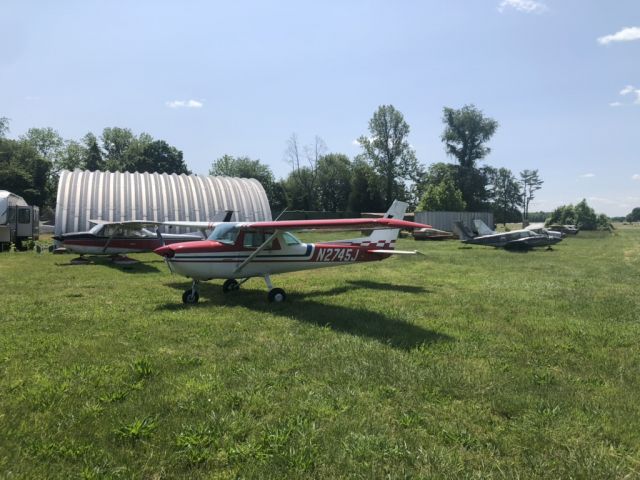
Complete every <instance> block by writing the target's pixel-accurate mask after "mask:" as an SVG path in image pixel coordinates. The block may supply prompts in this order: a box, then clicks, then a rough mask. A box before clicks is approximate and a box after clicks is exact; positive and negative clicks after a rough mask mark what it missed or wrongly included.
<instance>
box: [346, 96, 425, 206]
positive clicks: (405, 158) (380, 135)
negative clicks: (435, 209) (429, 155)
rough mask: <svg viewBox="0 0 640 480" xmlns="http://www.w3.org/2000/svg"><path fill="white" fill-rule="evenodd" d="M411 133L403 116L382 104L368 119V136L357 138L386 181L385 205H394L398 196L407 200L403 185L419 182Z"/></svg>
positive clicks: (376, 169) (367, 156)
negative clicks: (410, 139) (410, 141)
mask: <svg viewBox="0 0 640 480" xmlns="http://www.w3.org/2000/svg"><path fill="white" fill-rule="evenodd" d="M409 131H410V128H409V124H408V123H407V122H406V121H405V119H404V116H403V115H402V113H400V112H399V111H398V110H396V109H395V108H394V106H393V105H381V106H380V107H378V110H377V111H376V112H375V113H374V114H373V117H372V118H371V120H369V136H364V135H363V136H361V137H360V138H359V139H358V143H359V144H360V146H361V147H362V149H363V151H364V152H363V153H364V156H365V158H366V159H367V160H368V161H369V162H370V163H371V166H372V167H373V169H374V170H375V172H376V173H377V174H378V175H379V176H380V177H381V178H382V179H384V184H383V185H384V190H383V198H384V202H385V204H391V202H392V201H393V200H394V199H395V198H396V197H399V198H404V197H405V196H406V191H407V188H406V186H405V184H404V183H405V182H412V181H413V182H415V181H416V180H418V178H417V177H418V176H419V172H420V168H419V166H418V160H417V159H416V155H415V152H414V150H413V148H412V147H411V145H410V144H409Z"/></svg>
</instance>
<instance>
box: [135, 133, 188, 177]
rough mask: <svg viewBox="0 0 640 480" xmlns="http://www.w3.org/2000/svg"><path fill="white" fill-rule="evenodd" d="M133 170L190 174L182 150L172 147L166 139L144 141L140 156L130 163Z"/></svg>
mask: <svg viewBox="0 0 640 480" xmlns="http://www.w3.org/2000/svg"><path fill="white" fill-rule="evenodd" d="M129 165H130V168H131V170H134V171H138V172H158V173H177V174H181V173H184V174H187V175H188V174H190V173H191V172H190V171H189V169H188V168H187V165H186V164H185V163H184V160H183V157H182V152H181V151H180V150H178V149H177V148H175V147H172V146H171V145H169V144H168V143H167V142H165V141H164V140H154V141H152V142H149V143H147V142H144V147H143V150H142V153H141V155H140V156H137V157H136V163H135V164H131V163H130V164H129Z"/></svg>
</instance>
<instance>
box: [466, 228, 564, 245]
mask: <svg viewBox="0 0 640 480" xmlns="http://www.w3.org/2000/svg"><path fill="white" fill-rule="evenodd" d="M482 225H484V227H482V226H481V228H480V229H479V232H478V233H479V234H480V235H477V236H474V235H473V234H472V233H471V232H470V231H469V229H468V228H467V227H466V225H464V224H463V223H462V222H454V223H453V231H454V232H455V233H456V234H457V235H458V237H459V238H460V240H461V241H462V243H467V244H471V245H486V246H488V247H497V248H506V249H514V250H516V249H529V248H534V247H548V248H550V247H551V245H553V244H556V243H558V242H560V241H562V239H561V238H558V237H552V236H549V235H540V234H538V233H534V232H532V231H530V230H513V231H511V232H500V233H492V234H486V235H483V234H482V232H483V231H485V229H489V227H487V226H486V225H485V224H484V223H482Z"/></svg>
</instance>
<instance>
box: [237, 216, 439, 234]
mask: <svg viewBox="0 0 640 480" xmlns="http://www.w3.org/2000/svg"><path fill="white" fill-rule="evenodd" d="M236 226H237V228H239V229H240V230H269V231H272V230H280V231H289V232H310V231H319V230H322V231H349V230H379V229H385V228H387V229H393V228H431V226H430V225H425V224H422V223H415V222H407V221H405V220H398V219H395V218H338V219H333V220H284V221H277V222H253V223H238V224H236Z"/></svg>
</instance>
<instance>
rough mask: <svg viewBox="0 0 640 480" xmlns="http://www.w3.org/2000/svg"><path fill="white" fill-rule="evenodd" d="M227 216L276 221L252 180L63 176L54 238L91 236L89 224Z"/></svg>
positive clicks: (75, 173)
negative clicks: (87, 233) (77, 234)
mask: <svg viewBox="0 0 640 480" xmlns="http://www.w3.org/2000/svg"><path fill="white" fill-rule="evenodd" d="M225 210H233V211H234V212H235V213H234V216H233V219H234V220H236V221H241V222H243V221H269V220H271V208H270V207H269V200H268V199H267V194H266V192H265V191H264V188H263V187H262V185H261V184H260V182H258V181H257V180H256V179H253V178H232V177H210V176H203V175H184V174H181V175H176V174H175V173H174V174H171V175H169V174H166V173H162V174H160V173H148V172H144V173H139V172H133V173H131V172H90V171H84V170H74V171H73V172H71V171H68V170H63V171H62V172H61V173H60V180H59V182H58V196H57V201H56V221H55V225H56V228H55V233H56V234H61V233H67V232H78V231H84V230H88V229H89V228H90V227H91V225H90V223H89V220H107V221H124V220H149V221H159V222H162V221H198V222H207V221H211V220H212V219H213V218H214V216H215V215H216V214H219V213H221V212H224V211H225ZM172 231H173V232H176V229H172Z"/></svg>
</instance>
